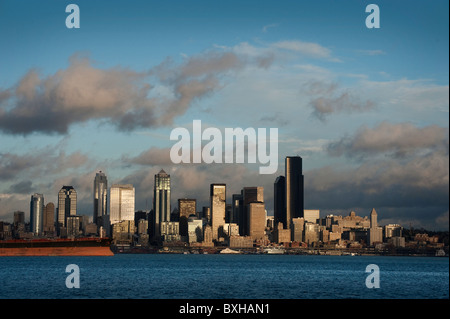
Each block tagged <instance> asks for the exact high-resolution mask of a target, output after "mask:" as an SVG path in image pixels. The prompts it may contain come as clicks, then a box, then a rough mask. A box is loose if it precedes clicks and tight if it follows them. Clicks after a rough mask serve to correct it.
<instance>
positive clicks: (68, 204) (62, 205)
mask: <svg viewBox="0 0 450 319" xmlns="http://www.w3.org/2000/svg"><path fill="white" fill-rule="evenodd" d="M76 215H77V192H76V191H75V189H74V188H73V187H72V186H63V187H62V188H61V190H60V191H59V193H58V227H66V225H67V224H66V218H67V217H68V216H76Z"/></svg>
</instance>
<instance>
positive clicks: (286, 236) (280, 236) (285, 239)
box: [273, 223, 291, 244]
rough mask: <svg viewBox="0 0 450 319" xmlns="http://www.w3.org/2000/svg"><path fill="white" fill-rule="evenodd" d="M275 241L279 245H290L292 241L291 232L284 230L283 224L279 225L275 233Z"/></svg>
mask: <svg viewBox="0 0 450 319" xmlns="http://www.w3.org/2000/svg"><path fill="white" fill-rule="evenodd" d="M273 240H274V241H275V242H276V243H277V244H282V243H289V242H290V241H291V230H290V229H284V226H283V223H278V225H277V227H276V228H275V229H274V231H273Z"/></svg>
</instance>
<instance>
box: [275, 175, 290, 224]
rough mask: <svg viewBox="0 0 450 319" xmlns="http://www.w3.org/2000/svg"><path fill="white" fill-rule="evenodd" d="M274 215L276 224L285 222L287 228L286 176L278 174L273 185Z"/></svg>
mask: <svg viewBox="0 0 450 319" xmlns="http://www.w3.org/2000/svg"><path fill="white" fill-rule="evenodd" d="M273 201H274V202H273V216H274V222H275V225H277V224H278V223H283V228H284V229H287V228H288V227H287V226H288V223H287V219H286V178H285V177H284V176H278V177H277V179H276V180H275V183H274V185H273Z"/></svg>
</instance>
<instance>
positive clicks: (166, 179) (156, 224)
mask: <svg viewBox="0 0 450 319" xmlns="http://www.w3.org/2000/svg"><path fill="white" fill-rule="evenodd" d="M153 212H154V215H153V236H154V237H155V238H156V239H158V238H159V237H160V236H161V229H160V225H161V222H169V221H170V175H169V174H167V173H166V172H165V171H164V170H161V171H160V172H159V173H158V174H156V175H155V186H154V190H153Z"/></svg>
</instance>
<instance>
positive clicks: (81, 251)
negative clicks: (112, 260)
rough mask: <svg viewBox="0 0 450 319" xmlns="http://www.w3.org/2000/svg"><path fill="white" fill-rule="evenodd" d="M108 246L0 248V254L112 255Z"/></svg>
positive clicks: (8, 255)
mask: <svg viewBox="0 0 450 319" xmlns="http://www.w3.org/2000/svg"><path fill="white" fill-rule="evenodd" d="M113 255H114V253H113V252H112V251H111V249H110V248H109V247H39V248H0V256H4V257H16V256H113Z"/></svg>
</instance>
